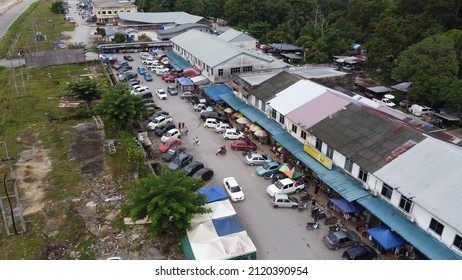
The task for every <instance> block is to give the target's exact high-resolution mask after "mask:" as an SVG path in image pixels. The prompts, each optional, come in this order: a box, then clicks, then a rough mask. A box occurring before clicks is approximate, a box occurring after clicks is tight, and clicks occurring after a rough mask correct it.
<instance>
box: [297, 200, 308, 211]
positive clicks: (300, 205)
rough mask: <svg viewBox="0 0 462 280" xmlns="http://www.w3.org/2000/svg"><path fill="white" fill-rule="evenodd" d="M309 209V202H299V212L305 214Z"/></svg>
mask: <svg viewBox="0 0 462 280" xmlns="http://www.w3.org/2000/svg"><path fill="white" fill-rule="evenodd" d="M307 207H308V206H307V202H306V201H305V202H304V201H301V200H300V201H299V202H298V211H299V212H303V211H304V210H305V209H306V208H307Z"/></svg>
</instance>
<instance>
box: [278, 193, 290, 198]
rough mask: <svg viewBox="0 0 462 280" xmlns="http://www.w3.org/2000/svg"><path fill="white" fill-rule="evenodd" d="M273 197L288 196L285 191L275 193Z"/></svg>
mask: <svg viewBox="0 0 462 280" xmlns="http://www.w3.org/2000/svg"><path fill="white" fill-rule="evenodd" d="M274 197H275V198H289V196H288V195H287V194H285V193H275V194H274Z"/></svg>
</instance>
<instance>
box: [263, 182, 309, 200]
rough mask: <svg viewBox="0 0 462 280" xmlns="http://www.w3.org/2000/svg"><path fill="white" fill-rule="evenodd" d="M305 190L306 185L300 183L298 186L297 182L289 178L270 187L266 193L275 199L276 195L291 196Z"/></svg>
mask: <svg viewBox="0 0 462 280" xmlns="http://www.w3.org/2000/svg"><path fill="white" fill-rule="evenodd" d="M304 188H305V184H304V183H302V182H300V183H299V185H297V182H296V181H293V180H292V179H289V178H284V179H281V180H279V181H276V182H275V183H274V184H272V185H269V186H268V188H267V189H266V193H267V194H268V195H269V196H271V197H273V196H274V194H276V193H284V194H291V193H298V192H300V191H301V190H303V189H304Z"/></svg>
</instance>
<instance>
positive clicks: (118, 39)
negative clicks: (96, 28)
mask: <svg viewBox="0 0 462 280" xmlns="http://www.w3.org/2000/svg"><path fill="white" fill-rule="evenodd" d="M125 41H127V35H125V34H123V33H120V32H117V33H116V34H114V42H115V43H118V44H120V43H125Z"/></svg>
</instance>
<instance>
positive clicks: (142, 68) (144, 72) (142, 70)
mask: <svg viewBox="0 0 462 280" xmlns="http://www.w3.org/2000/svg"><path fill="white" fill-rule="evenodd" d="M136 71H137V72H138V74H140V75H144V74H146V73H147V72H148V70H147V69H146V68H145V67H144V66H138V68H137V69H136Z"/></svg>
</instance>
